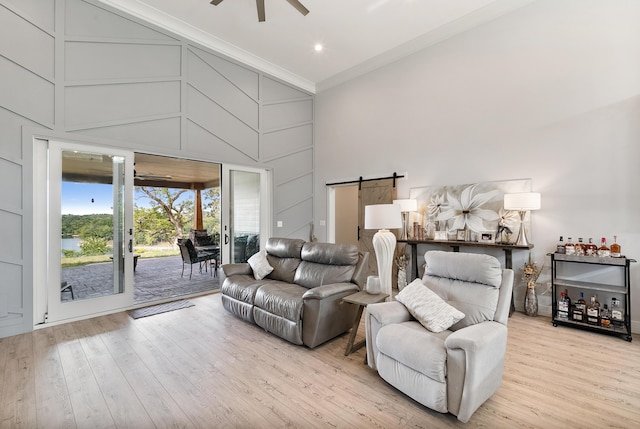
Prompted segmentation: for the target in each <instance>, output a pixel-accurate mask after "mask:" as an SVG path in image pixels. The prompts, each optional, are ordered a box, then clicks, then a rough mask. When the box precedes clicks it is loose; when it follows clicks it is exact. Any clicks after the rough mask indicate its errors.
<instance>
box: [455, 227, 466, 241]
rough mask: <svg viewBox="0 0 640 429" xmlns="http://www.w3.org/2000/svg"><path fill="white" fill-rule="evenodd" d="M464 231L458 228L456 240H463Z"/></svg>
mask: <svg viewBox="0 0 640 429" xmlns="http://www.w3.org/2000/svg"><path fill="white" fill-rule="evenodd" d="M465 236H466V231H465V230H464V229H459V230H458V232H457V233H456V240H458V241H465Z"/></svg>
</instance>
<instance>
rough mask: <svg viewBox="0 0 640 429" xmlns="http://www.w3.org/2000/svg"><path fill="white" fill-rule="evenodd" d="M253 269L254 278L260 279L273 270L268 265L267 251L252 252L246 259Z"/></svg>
mask: <svg viewBox="0 0 640 429" xmlns="http://www.w3.org/2000/svg"><path fill="white" fill-rule="evenodd" d="M247 262H248V263H249V265H250V266H251V269H252V270H253V276H254V277H255V279H256V280H262V279H263V278H265V277H266V276H267V274H269V273H270V272H271V271H273V267H272V266H271V265H269V260H268V259H267V253H266V252H264V251H262V252H258V253H256V254H254V255H253V256H251V257H250V258H249V260H248V261H247Z"/></svg>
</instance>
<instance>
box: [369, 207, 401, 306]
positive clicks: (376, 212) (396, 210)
mask: <svg viewBox="0 0 640 429" xmlns="http://www.w3.org/2000/svg"><path fill="white" fill-rule="evenodd" d="M401 227H402V218H401V216H400V206H399V205H397V204H376V205H372V206H365V207H364V228H365V229H378V232H376V233H375V234H374V236H373V249H374V250H375V252H376V262H377V263H378V277H379V278H380V290H381V292H383V293H386V294H388V295H389V296H391V268H392V264H393V254H394V253H395V250H396V236H395V234H394V233H393V232H391V231H389V230H390V229H396V228H401Z"/></svg>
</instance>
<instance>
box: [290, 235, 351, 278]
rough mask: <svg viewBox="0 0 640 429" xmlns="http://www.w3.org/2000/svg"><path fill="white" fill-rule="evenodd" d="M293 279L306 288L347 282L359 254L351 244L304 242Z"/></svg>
mask: <svg viewBox="0 0 640 429" xmlns="http://www.w3.org/2000/svg"><path fill="white" fill-rule="evenodd" d="M301 257H302V262H301V263H300V265H299V266H298V269H297V270H296V273H295V277H294V279H293V281H294V282H295V283H296V284H299V285H301V286H304V287H307V288H314V287H317V286H322V285H326V284H333V283H349V282H351V279H352V278H353V274H354V272H355V269H356V264H357V263H358V261H359V259H360V256H359V254H358V248H357V247H356V246H354V245H353V244H331V243H305V244H304V246H302V252H301Z"/></svg>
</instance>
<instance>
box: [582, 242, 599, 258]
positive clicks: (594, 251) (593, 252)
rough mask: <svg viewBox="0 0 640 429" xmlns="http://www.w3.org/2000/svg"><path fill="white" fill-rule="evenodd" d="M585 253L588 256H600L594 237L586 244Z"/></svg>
mask: <svg viewBox="0 0 640 429" xmlns="http://www.w3.org/2000/svg"><path fill="white" fill-rule="evenodd" d="M584 253H585V254H586V255H587V256H598V246H596V245H595V244H594V242H593V238H589V242H588V243H587V244H586V245H585V251H584Z"/></svg>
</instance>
